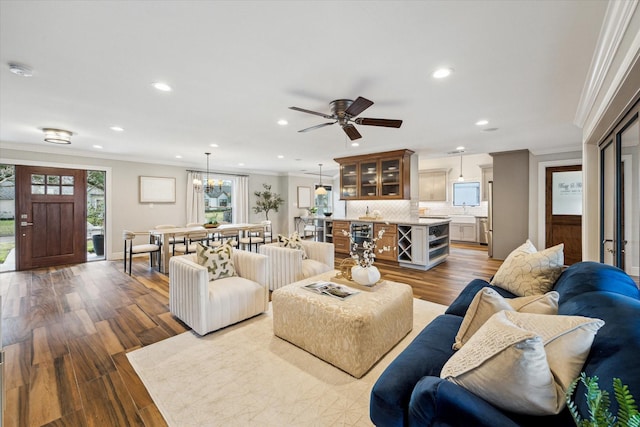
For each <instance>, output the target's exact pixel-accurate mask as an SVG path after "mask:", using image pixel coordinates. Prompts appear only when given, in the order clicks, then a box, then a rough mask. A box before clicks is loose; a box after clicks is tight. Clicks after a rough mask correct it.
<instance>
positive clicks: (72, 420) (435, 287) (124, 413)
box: [0, 245, 501, 427]
mask: <svg viewBox="0 0 640 427" xmlns="http://www.w3.org/2000/svg"><path fill="white" fill-rule="evenodd" d="M337 262H339V260H337ZM500 264H501V262H499V261H494V260H490V259H488V258H487V252H486V247H484V248H483V247H479V246H475V245H467V246H461V245H453V246H452V248H451V254H450V256H449V258H448V259H447V261H446V262H445V263H443V264H441V265H439V266H437V267H435V268H434V269H432V270H429V271H426V272H425V271H419V270H410V269H404V268H403V269H401V268H398V267H394V266H390V265H387V264H383V263H382V262H379V263H376V265H377V266H378V267H379V268H380V270H381V272H382V274H383V276H384V277H385V278H388V279H390V280H394V281H398V282H404V283H409V284H410V285H411V286H412V287H413V289H414V295H415V296H416V297H417V298H422V299H425V300H429V301H433V302H437V303H440V304H446V305H448V304H450V303H451V301H453V299H454V298H455V296H456V295H457V294H458V293H459V292H460V290H461V289H462V288H463V287H464V286H465V285H466V284H467V283H468V282H469V281H470V280H472V279H475V278H482V279H488V278H490V277H491V275H493V273H494V272H495V271H496V270H497V268H498V267H499V266H500ZM168 290H169V280H168V276H166V275H163V274H160V273H158V272H157V271H153V270H151V269H150V268H149V264H148V261H147V260H146V258H145V259H142V258H141V259H139V260H136V261H135V262H134V266H133V275H132V276H131V277H129V276H128V275H126V274H124V273H123V271H122V262H121V261H101V262H91V263H85V264H79V265H73V266H64V267H56V268H41V269H36V270H31V271H25V272H7V273H2V274H0V295H2V342H3V345H4V351H5V357H6V359H5V360H6V363H5V367H4V376H5V397H6V407H5V414H4V426H5V427H13V426H74V427H76V426H100V427H102V426H128V425H140V426H164V425H166V423H165V422H164V420H163V418H162V416H161V414H160V412H159V411H158V409H157V407H156V406H155V404H154V403H153V401H152V399H151V397H150V396H149V394H148V393H147V390H146V389H145V387H144V385H143V384H142V382H141V381H140V379H139V378H138V376H137V375H136V373H135V372H134V370H133V368H132V367H131V365H130V364H129V361H128V359H127V357H126V353H127V352H129V351H132V350H135V349H137V348H140V347H142V346H146V345H149V344H153V343H155V342H158V341H161V340H163V339H165V338H168V337H171V336H173V335H177V334H180V333H182V332H184V331H186V330H188V329H189V328H188V327H186V326H185V325H184V324H183V323H182V322H180V321H179V320H177V319H176V318H174V317H173V316H172V315H171V313H169V311H168V310H169V308H168V298H169V296H168Z"/></svg>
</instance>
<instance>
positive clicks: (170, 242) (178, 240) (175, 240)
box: [153, 224, 185, 251]
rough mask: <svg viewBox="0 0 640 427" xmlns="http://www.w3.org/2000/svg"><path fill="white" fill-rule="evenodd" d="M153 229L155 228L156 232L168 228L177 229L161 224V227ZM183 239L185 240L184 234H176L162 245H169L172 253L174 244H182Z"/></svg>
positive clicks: (173, 226)
mask: <svg viewBox="0 0 640 427" xmlns="http://www.w3.org/2000/svg"><path fill="white" fill-rule="evenodd" d="M153 228H155V229H156V230H163V229H164V230H166V229H168V228H177V227H176V226H175V225H173V224H161V225H156V226H155V227H153ZM184 239H185V236H184V234H176V235H174V236H172V237H170V238H169V239H168V241H167V242H163V243H164V244H166V245H169V246H170V247H171V250H172V251H173V246H174V245H175V244H176V243H184Z"/></svg>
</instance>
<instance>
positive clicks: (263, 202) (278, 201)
mask: <svg viewBox="0 0 640 427" xmlns="http://www.w3.org/2000/svg"><path fill="white" fill-rule="evenodd" d="M262 186H263V187H264V191H255V192H254V193H253V194H254V195H255V196H256V197H257V198H258V199H257V200H256V205H255V206H254V207H253V211H254V212H255V213H260V212H264V216H265V218H266V220H267V221H269V211H272V210H273V211H275V212H278V208H279V207H280V206H282V204H283V203H284V199H283V198H282V197H280V195H279V194H277V193H272V192H271V186H270V185H269V184H262Z"/></svg>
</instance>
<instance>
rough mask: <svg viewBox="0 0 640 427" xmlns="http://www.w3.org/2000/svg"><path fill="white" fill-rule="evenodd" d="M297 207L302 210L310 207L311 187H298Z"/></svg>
mask: <svg viewBox="0 0 640 427" xmlns="http://www.w3.org/2000/svg"><path fill="white" fill-rule="evenodd" d="M298 207H299V208H302V209H306V208H310V207H311V187H298Z"/></svg>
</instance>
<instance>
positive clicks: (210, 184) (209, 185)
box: [193, 153, 224, 193]
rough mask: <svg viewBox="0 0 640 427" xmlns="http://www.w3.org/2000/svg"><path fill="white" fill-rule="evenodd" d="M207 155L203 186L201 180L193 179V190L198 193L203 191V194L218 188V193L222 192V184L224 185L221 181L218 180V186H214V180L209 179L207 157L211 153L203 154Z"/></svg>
mask: <svg viewBox="0 0 640 427" xmlns="http://www.w3.org/2000/svg"><path fill="white" fill-rule="evenodd" d="M204 154H206V155H207V174H206V175H205V179H204V185H203V183H202V180H201V179H199V178H194V179H193V188H194V189H195V190H196V191H198V192H200V191H204V192H205V193H210V192H212V191H214V190H215V189H216V187H217V188H218V191H222V184H223V183H224V182H223V181H222V180H221V179H219V180H218V185H215V180H213V179H210V178H209V156H210V155H211V153H204Z"/></svg>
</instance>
